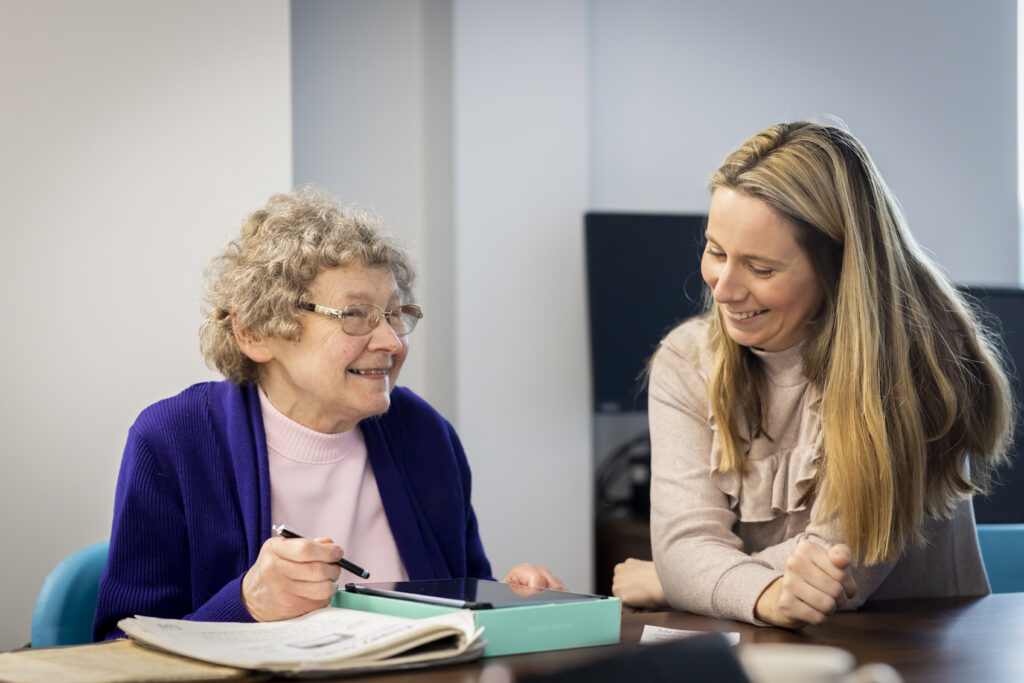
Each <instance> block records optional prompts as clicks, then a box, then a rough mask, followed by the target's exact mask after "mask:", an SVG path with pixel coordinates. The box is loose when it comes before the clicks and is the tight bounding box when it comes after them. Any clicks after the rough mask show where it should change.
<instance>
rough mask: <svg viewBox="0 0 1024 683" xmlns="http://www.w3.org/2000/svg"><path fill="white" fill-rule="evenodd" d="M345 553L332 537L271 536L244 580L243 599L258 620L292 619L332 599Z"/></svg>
mask: <svg viewBox="0 0 1024 683" xmlns="http://www.w3.org/2000/svg"><path fill="white" fill-rule="evenodd" d="M343 554H344V553H343V552H342V550H341V548H339V547H338V546H336V545H334V541H332V540H331V539H329V538H317V539H313V540H310V539H308V538H281V537H279V536H275V537H273V538H270V539H267V542H266V543H264V544H263V547H261V548H260V554H259V556H258V557H257V558H256V562H255V564H253V566H252V567H250V569H249V571H248V572H246V574H245V577H244V578H243V579H242V601H243V602H244V603H245V608H246V609H247V610H249V614H251V615H252V617H253V619H255V620H256V621H277V620H279V619H291V618H292V617H297V616H300V615H303V614H305V613H306V612H310V611H312V610H315V609H319V608H320V607H326V606H327V605H328V604H330V602H331V596H332V595H334V593H335V591H336V590H337V589H338V588H337V585H336V582H337V580H338V576H339V575H340V574H341V567H339V566H338V565H336V564H332V563H333V562H337V561H338V560H340V559H341V556H342V555H343Z"/></svg>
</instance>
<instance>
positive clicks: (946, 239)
mask: <svg viewBox="0 0 1024 683" xmlns="http://www.w3.org/2000/svg"><path fill="white" fill-rule="evenodd" d="M590 18H591V31H592V32H591V44H590V45H591V48H590V49H591V107H590V115H591V122H592V126H591V147H590V152H591V155H592V162H591V165H590V171H591V176H590V179H591V185H590V190H591V194H590V204H591V206H592V207H594V208H598V209H648V210H652V211H655V210H665V211H690V212H693V211H698V212H704V211H706V208H707V201H708V196H707V191H706V189H705V181H706V179H707V177H708V176H709V175H710V174H711V172H712V171H713V170H714V169H715V168H716V167H717V166H718V164H719V163H720V162H721V160H722V158H723V157H724V156H725V155H726V154H727V153H728V152H729V151H731V149H733V148H734V147H735V146H737V145H738V144H739V143H741V142H742V141H743V140H744V139H745V138H747V137H748V136H750V135H751V134H753V133H754V132H756V131H758V130H760V129H762V128H765V127H766V126H768V125H770V124H772V123H776V122H778V121H787V120H795V119H799V118H812V119H816V120H821V121H832V120H836V119H838V120H842V121H845V122H846V124H847V125H848V126H849V128H850V130H851V131H852V132H853V133H854V134H855V135H856V136H858V137H859V138H860V139H861V140H862V141H863V142H864V144H865V145H866V146H867V148H868V150H869V152H870V153H871V155H872V156H873V158H874V160H875V162H876V163H877V165H878V166H879V168H880V170H881V172H882V174H883V176H885V178H886V180H887V181H888V183H889V185H890V186H891V187H892V189H893V191H894V192H895V193H896V196H897V197H898V198H899V199H900V201H901V203H902V205H903V208H904V210H905V212H906V214H907V219H908V221H909V223H910V226H911V229H912V230H913V231H914V233H915V234H916V235H917V236H918V238H919V239H920V241H921V242H922V243H923V244H924V246H925V247H926V248H928V249H929V250H931V251H932V252H933V254H934V255H935V258H936V259H937V260H938V261H939V262H940V263H941V264H942V265H943V266H945V267H946V268H947V269H948V271H949V273H950V274H951V275H952V277H954V278H955V279H957V280H959V281H961V282H967V283H987V284H992V283H1000V284H1016V282H1017V273H1018V266H1017V261H1018V248H1017V244H1018V234H1017V232H1018V231H1017V145H1016V139H1017V112H1016V105H1017V99H1016V91H1017V89H1016V66H1017V55H1016V44H1017V42H1016V41H1017V35H1016V31H1017V22H1016V2H1014V1H1013V0H991V1H987V2H952V1H944V2H935V1H934V0H900V1H899V2H892V1H891V0H861V1H859V2H846V3H838V2H821V1H820V0H786V1H785V2H761V1H759V0H731V1H730V2H674V1H671V0H636V1H634V2H630V3H623V2H617V1H616V0H594V2H592V3H591V16H590Z"/></svg>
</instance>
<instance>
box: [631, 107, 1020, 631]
mask: <svg viewBox="0 0 1024 683" xmlns="http://www.w3.org/2000/svg"><path fill="white" fill-rule="evenodd" d="M711 189H712V194H711V203H710V207H709V212H708V225H707V233H706V238H707V239H706V243H705V246H704V252H703V256H702V261H701V272H702V274H703V276H704V280H705V282H706V283H707V292H708V295H709V296H708V304H709V306H708V311H707V313H706V314H704V315H703V316H700V317H698V318H695V319H692V320H690V321H687V322H684V323H683V324H682V325H680V326H679V327H677V328H676V329H675V330H674V331H672V332H670V333H669V335H668V336H667V337H666V338H665V339H664V340H663V341H662V343H661V345H660V347H659V348H658V350H657V353H656V355H655V357H654V359H653V362H652V364H651V374H650V425H651V445H652V471H653V475H652V481H651V542H652V547H653V552H654V564H653V565H652V564H650V563H645V562H640V561H637V560H631V561H627V562H625V563H623V564H622V565H619V567H617V569H616V576H615V583H614V585H613V592H614V593H615V594H616V595H618V596H619V597H621V598H622V599H623V601H624V602H626V603H629V604H632V605H636V606H641V607H655V608H657V607H664V606H665V604H666V603H667V604H668V605H671V606H672V607H676V608H679V609H684V610H688V611H692V612H698V613H702V614H709V615H713V616H717V617H724V618H730V619H739V620H744V621H749V622H753V623H755V624H762V625H763V624H771V625H775V626H781V627H786V628H799V627H801V626H803V625H805V624H820V623H822V622H823V621H825V620H826V619H827V618H828V617H829V615H830V614H832V613H833V612H834V611H835V610H836V609H854V608H856V607H858V606H860V605H862V604H863V603H864V602H865V601H867V600H884V599H892V598H910V597H933V596H953V595H981V594H985V593H988V592H989V585H988V581H987V579H986V576H985V569H984V566H983V565H982V561H981V556H980V553H979V549H978V540H977V535H976V533H975V528H974V517H973V513H972V508H971V501H970V496H971V494H973V493H976V492H980V491H984V490H985V487H986V482H987V481H988V476H989V472H990V469H991V468H992V467H993V466H994V465H998V464H1000V463H1003V462H1005V461H1006V453H1007V448H1008V445H1009V442H1010V436H1011V431H1012V426H1013V424H1014V412H1015V407H1014V402H1013V398H1012V394H1011V392H1010V385H1009V381H1008V379H1007V374H1006V371H1005V368H1004V366H1003V363H1002V361H1001V358H1000V354H999V351H998V348H997V347H996V346H995V345H994V343H993V341H992V338H991V336H990V335H989V333H988V332H987V331H986V330H985V328H984V327H983V326H982V325H981V324H980V323H979V321H978V319H977V318H976V316H975V314H974V312H973V311H972V309H971V307H970V306H969V305H968V304H967V303H966V302H965V301H964V300H963V298H962V297H961V296H960V295H959V294H958V293H957V291H956V289H955V288H954V287H953V286H952V285H951V284H950V283H949V281H948V280H947V279H946V277H945V276H944V275H943V274H942V272H941V271H940V269H939V268H938V267H937V266H936V265H935V264H934V263H933V262H932V261H931V260H930V259H929V258H928V256H927V255H926V254H925V253H924V250H923V249H921V247H920V246H918V244H917V242H916V241H915V239H914V237H913V235H912V234H911V233H910V230H909V229H908V228H907V225H906V222H905V220H904V218H903V216H902V214H901V212H900V209H899V205H898V204H897V202H896V199H895V197H894V196H893V195H892V193H891V192H890V190H889V188H888V187H887V186H886V184H885V182H884V180H883V179H882V177H881V175H880V174H879V172H878V170H877V168H876V167H875V165H874V164H873V163H872V161H871V158H870V157H869V156H868V153H867V151H866V150H865V149H864V147H863V145H861V143H860V142H859V141H858V140H857V139H856V138H854V137H853V136H852V135H850V134H849V133H848V132H846V131H845V130H842V129H839V128H836V127H832V126H822V125H817V124H814V123H809V122H797V123H791V124H780V125H776V126H772V127H771V128H768V129H767V130H764V131H762V132H760V133H758V134H757V135H754V136H753V137H751V138H750V139H749V140H747V141H746V142H745V143H744V144H743V145H741V146H740V148H739V149H737V150H736V151H735V152H733V153H732V154H730V155H729V156H728V158H726V160H725V162H724V163H723V164H722V166H721V167H720V168H719V169H718V171H717V172H716V173H715V174H714V175H713V176H712V179H711Z"/></svg>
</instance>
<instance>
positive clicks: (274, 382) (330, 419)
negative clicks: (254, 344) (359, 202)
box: [249, 265, 409, 433]
mask: <svg viewBox="0 0 1024 683" xmlns="http://www.w3.org/2000/svg"><path fill="white" fill-rule="evenodd" d="M305 301H307V302H310V303H316V304H320V305H321V306H327V307H329V308H335V309H344V308H346V307H347V306H349V305H351V304H359V303H367V304H374V305H376V306H379V307H380V308H382V309H384V310H391V309H392V308H394V307H395V306H398V305H399V304H401V303H402V302H401V300H400V298H399V292H398V287H397V286H396V285H395V278H394V275H392V273H391V271H390V270H389V269H387V268H371V267H367V266H363V265H351V266H344V267H338V268H331V269H329V270H325V271H323V272H321V273H320V274H319V275H318V276H317V277H316V279H315V280H313V282H312V284H311V285H310V288H309V295H308V296H307V297H306V298H305ZM299 315H300V322H301V324H302V337H301V338H300V339H299V341H285V340H282V339H269V340H265V341H263V342H260V345H261V346H262V347H264V348H265V349H266V351H267V352H268V354H269V357H268V358H266V359H264V360H261V359H260V358H256V357H254V356H253V355H252V354H249V355H250V357H252V358H253V360H256V361H257V362H259V363H261V365H260V373H259V383H260V386H261V387H262V388H263V391H264V392H266V394H267V398H269V399H270V402H271V403H272V404H273V405H274V407H275V408H277V409H278V410H280V411H281V412H282V413H284V414H285V415H287V416H288V417H290V418H291V419H292V420H295V421H296V422H298V423H299V424H302V425H304V426H306V427H309V428H310V429H313V430H316V431H318V432H323V433H338V432H344V431H348V430H350V429H352V428H353V427H355V425H356V424H357V423H358V422H359V421H360V420H362V419H364V418H367V417H371V416H373V415H380V414H381V413H383V412H385V411H387V409H388V407H389V406H390V405H391V390H392V389H393V388H394V386H395V381H396V380H397V379H398V372H399V370H401V368H402V363H403V362H404V361H405V356H406V354H407V353H408V351H409V345H408V337H404V336H403V337H399V336H398V335H396V334H395V332H394V330H392V329H391V326H390V325H388V323H387V322H386V321H384V320H383V319H382V320H381V322H380V324H378V325H377V326H376V327H375V328H373V330H371V331H370V333H369V334H366V335H364V336H361V337H357V336H352V335H349V334H346V333H345V332H344V331H343V330H342V329H341V320H339V319H337V318H331V317H327V316H324V315H319V314H317V313H312V312H307V311H302V312H301V313H300V314H299Z"/></svg>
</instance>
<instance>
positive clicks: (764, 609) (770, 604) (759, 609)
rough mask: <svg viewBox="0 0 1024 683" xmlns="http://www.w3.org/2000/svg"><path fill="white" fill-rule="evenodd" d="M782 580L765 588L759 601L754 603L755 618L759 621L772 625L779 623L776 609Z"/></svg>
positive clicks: (777, 579) (777, 580)
mask: <svg viewBox="0 0 1024 683" xmlns="http://www.w3.org/2000/svg"><path fill="white" fill-rule="evenodd" d="M781 580H782V577H781V576H779V577H777V578H775V579H774V580H773V581H772V582H771V583H769V584H768V585H767V586H765V589H764V590H763V591H761V595H759V596H758V598H757V601H756V602H754V618H755V619H757V620H758V621H762V622H764V623H766V624H772V625H775V624H777V623H778V619H777V618H776V615H777V612H778V610H777V609H776V608H777V607H778V594H779V582H780V581H781Z"/></svg>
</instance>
